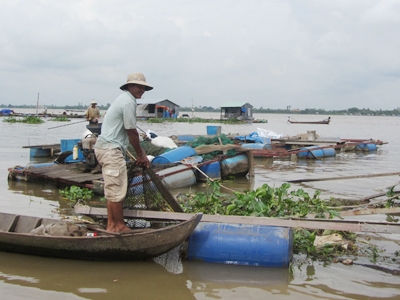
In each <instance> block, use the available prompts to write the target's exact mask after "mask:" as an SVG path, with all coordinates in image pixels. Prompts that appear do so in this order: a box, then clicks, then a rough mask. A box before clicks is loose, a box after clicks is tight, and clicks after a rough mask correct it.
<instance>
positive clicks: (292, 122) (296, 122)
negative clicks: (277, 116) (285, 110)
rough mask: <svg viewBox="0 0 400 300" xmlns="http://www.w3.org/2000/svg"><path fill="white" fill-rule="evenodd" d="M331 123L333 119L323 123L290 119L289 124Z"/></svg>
mask: <svg viewBox="0 0 400 300" xmlns="http://www.w3.org/2000/svg"><path fill="white" fill-rule="evenodd" d="M330 121H331V117H329V118H328V119H325V120H322V121H296V120H293V119H292V118H290V117H289V118H288V122H289V123H291V124H329V122H330Z"/></svg>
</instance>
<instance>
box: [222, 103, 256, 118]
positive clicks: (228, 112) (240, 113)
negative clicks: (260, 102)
mask: <svg viewBox="0 0 400 300" xmlns="http://www.w3.org/2000/svg"><path fill="white" fill-rule="evenodd" d="M220 119H221V120H229V119H238V120H243V121H247V122H249V123H252V122H253V120H254V117H253V106H252V105H251V104H249V103H247V102H228V103H225V104H224V105H222V106H221V118H220Z"/></svg>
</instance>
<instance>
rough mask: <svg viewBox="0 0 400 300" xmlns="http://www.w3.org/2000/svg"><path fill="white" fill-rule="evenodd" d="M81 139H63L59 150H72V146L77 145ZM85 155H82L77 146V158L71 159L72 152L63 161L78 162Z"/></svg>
mask: <svg viewBox="0 0 400 300" xmlns="http://www.w3.org/2000/svg"><path fill="white" fill-rule="evenodd" d="M80 141H81V139H68V140H67V139H65V140H61V152H65V151H73V150H74V146H75V145H78V143H79V142H80ZM84 158H85V157H84V156H83V153H82V151H81V150H80V149H79V148H78V159H75V160H74V159H73V154H71V155H70V156H68V157H67V158H66V159H65V162H67V163H70V162H79V161H82V160H83V159H84Z"/></svg>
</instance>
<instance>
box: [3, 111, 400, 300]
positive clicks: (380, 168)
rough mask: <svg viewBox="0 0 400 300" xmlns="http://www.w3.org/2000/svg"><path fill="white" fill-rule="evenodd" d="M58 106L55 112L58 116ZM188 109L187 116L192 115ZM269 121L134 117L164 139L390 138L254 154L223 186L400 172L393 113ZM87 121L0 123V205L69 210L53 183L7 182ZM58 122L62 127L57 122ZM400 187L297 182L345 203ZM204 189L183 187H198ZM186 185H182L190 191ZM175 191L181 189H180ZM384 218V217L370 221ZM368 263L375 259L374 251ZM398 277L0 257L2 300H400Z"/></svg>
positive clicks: (339, 268)
mask: <svg viewBox="0 0 400 300" xmlns="http://www.w3.org/2000/svg"><path fill="white" fill-rule="evenodd" d="M61 112H62V111H59V112H57V111H54V113H61ZM190 115H191V114H190ZM195 116H196V117H202V118H214V119H218V118H219V114H218V113H195ZM255 117H256V119H262V120H267V121H268V123H258V124H256V123H254V124H245V125H224V124H222V125H221V124H218V123H215V124H213V123H210V124H203V123H195V124H187V123H163V124H149V123H144V122H138V126H139V127H140V129H142V130H144V131H146V130H147V129H151V130H152V131H154V132H155V133H157V134H158V135H164V136H170V135H177V134H182V135H184V134H206V125H220V126H221V127H222V133H225V134H239V135H247V134H249V133H251V132H254V131H257V128H258V127H259V128H262V129H269V130H271V131H274V132H275V133H278V134H282V135H284V136H294V135H296V134H301V133H306V132H307V131H309V130H315V131H316V133H317V135H319V136H321V137H329V138H353V139H361V138H362V139H370V138H372V139H379V140H382V141H384V142H387V144H384V145H383V146H381V147H379V148H378V150H377V151H375V152H371V153H359V152H337V155H336V157H333V158H324V159H320V160H301V159H298V160H297V161H294V160H291V159H290V158H283V159H276V158H257V159H255V178H254V180H249V179H239V180H235V181H233V182H224V185H226V186H229V187H233V188H236V189H239V190H246V189H252V188H257V187H259V186H261V185H262V184H264V183H267V184H269V185H270V186H276V187H278V186H280V185H281V184H282V183H284V182H287V181H288V180H296V179H310V178H324V177H345V176H353V177H357V176H359V175H373V174H389V173H394V172H400V168H399V166H400V160H399V159H398V157H399V155H400V141H399V139H398V130H399V124H400V118H399V117H394V116H390V117H389V116H331V118H332V120H331V124H330V125H301V124H288V123H287V117H288V115H279V114H259V115H257V114H256V115H255ZM326 117H327V116H321V115H320V116H316V115H313V116H307V115H300V116H297V115H296V116H294V118H296V119H297V120H299V121H301V120H322V119H324V118H326ZM85 125H86V122H84V121H83V119H72V121H71V122H70V123H65V122H53V121H50V120H46V122H45V123H43V124H39V125H26V124H9V123H6V122H0V132H1V139H2V142H1V145H0V155H1V160H0V178H2V180H0V191H1V192H0V210H1V211H2V212H9V213H18V214H24V215H32V216H41V217H51V218H58V217H59V214H58V212H57V209H58V208H68V204H67V203H66V202H64V201H63V200H62V199H61V198H60V195H59V192H58V190H57V189H56V188H54V187H53V186H51V185H46V184H35V183H25V182H9V181H8V180H7V175H8V171H7V169H8V168H10V167H14V166H17V165H23V166H24V165H27V164H29V163H35V162H43V159H42V160H31V159H30V157H29V149H25V148H22V146H27V145H41V144H53V143H59V141H60V139H71V138H81V137H82V136H83V134H84V131H85V129H86V128H85ZM56 126H60V127H57V128H52V127H56ZM398 183H399V176H396V175H391V176H379V177H378V176H371V177H364V178H354V179H341V180H329V181H314V182H307V183H302V184H292V188H293V189H298V188H303V189H304V190H306V191H307V192H310V193H313V192H314V191H315V190H320V191H321V193H322V194H321V197H322V198H324V199H329V198H330V197H331V196H334V197H340V198H344V199H360V198H362V197H365V196H368V195H373V194H377V193H380V192H385V191H387V189H388V188H389V187H391V186H394V185H397V184H398ZM201 189H202V186H201V185H199V186H197V187H194V188H191V189H187V190H191V191H196V190H201ZM184 191H186V190H184ZM174 192H179V191H174ZM364 218H367V219H374V220H385V219H386V216H384V215H376V216H373V217H364ZM371 238H372V239H373V240H374V241H375V242H376V243H377V246H378V247H380V248H381V249H382V251H383V250H385V251H384V252H382V253H383V254H382V257H388V258H387V259H388V260H390V259H391V258H393V257H395V252H396V251H399V250H400V247H399V245H400V237H399V235H383V234H380V235H376V234H375V235H371ZM363 262H368V263H369V264H373V263H371V262H369V259H368V257H367V258H364V261H363ZM399 284H400V277H399V276H398V275H397V276H396V275H392V274H390V273H387V272H384V271H380V270H375V269H372V268H367V267H364V266H361V265H352V266H345V265H342V264H340V263H339V264H331V265H329V266H323V265H322V264H320V263H318V262H314V263H309V264H304V265H302V266H299V265H296V266H295V267H293V269H292V272H290V271H289V270H288V269H271V268H257V267H241V266H226V265H214V264H204V263H193V262H187V261H183V262H179V261H177V260H171V258H170V257H168V258H159V259H158V260H157V262H154V261H147V262H85V261H73V260H63V259H52V258H41V257H34V256H26V255H18V254H11V253H4V252H1V253H0V291H1V292H0V295H1V296H2V297H0V299H55V298H57V299H112V298H114V299H176V300H179V299H400V296H399V295H400V285H399Z"/></svg>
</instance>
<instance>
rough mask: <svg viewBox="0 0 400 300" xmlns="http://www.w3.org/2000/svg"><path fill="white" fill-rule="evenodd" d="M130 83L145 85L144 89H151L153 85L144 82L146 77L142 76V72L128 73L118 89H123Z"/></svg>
mask: <svg viewBox="0 0 400 300" xmlns="http://www.w3.org/2000/svg"><path fill="white" fill-rule="evenodd" d="M130 83H133V84H138V85H143V86H144V87H145V89H146V91H150V90H152V89H153V87H152V86H151V85H149V84H148V83H147V82H146V77H144V75H143V74H142V73H132V74H129V75H128V79H127V81H126V83H124V84H123V85H121V87H120V89H121V90H125V89H126V86H127V85H128V84H130Z"/></svg>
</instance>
